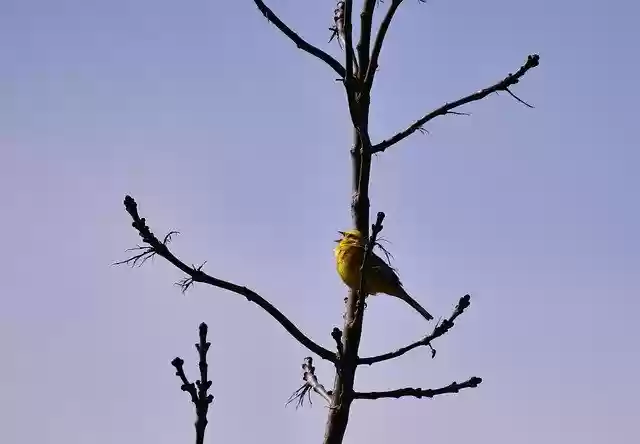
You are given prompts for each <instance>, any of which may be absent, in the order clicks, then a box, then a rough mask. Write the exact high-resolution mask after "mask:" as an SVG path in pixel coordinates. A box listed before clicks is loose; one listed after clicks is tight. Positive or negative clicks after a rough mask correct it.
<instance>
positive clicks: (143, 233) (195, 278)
mask: <svg viewBox="0 0 640 444" xmlns="http://www.w3.org/2000/svg"><path fill="white" fill-rule="evenodd" d="M124 206H125V208H126V210H127V212H128V213H129V215H131V218H132V219H133V223H132V224H131V225H132V226H133V227H134V228H135V229H136V230H137V231H138V233H139V234H140V237H141V238H142V241H143V242H144V243H146V244H147V245H149V247H146V248H147V252H148V254H150V255H158V256H161V257H163V258H165V259H166V260H167V261H169V262H170V263H171V264H173V265H174V266H175V267H177V268H179V269H180V270H182V271H183V272H184V273H186V274H187V275H188V276H189V277H188V278H186V280H183V281H181V286H182V287H183V288H184V287H185V286H186V287H187V288H188V287H189V286H190V285H192V284H193V283H194V282H202V283H205V284H209V285H212V286H214V287H218V288H222V289H223V290H228V291H231V292H233V293H236V294H239V295H241V296H244V297H245V298H246V299H247V300H248V301H249V302H253V303H254V304H256V305H258V306H259V307H260V308H262V309H263V310H264V311H266V312H267V313H269V314H270V315H271V317H273V318H274V319H275V320H276V321H278V322H279V323H280V325H282V326H283V327H284V329H285V330H287V332H289V334H290V335H291V336H293V337H294V338H295V339H296V340H297V341H298V342H300V343H301V344H302V345H304V346H305V347H306V348H307V349H309V350H310V351H311V352H313V353H315V354H316V355H318V356H319V357H321V358H322V359H326V360H327V361H330V362H333V363H335V362H336V356H335V353H333V352H331V351H330V350H327V349H326V348H324V347H322V346H321V345H319V344H317V343H315V342H314V341H313V340H311V339H310V338H309V337H307V336H306V335H305V334H304V333H302V331H300V329H299V328H298V327H296V325H295V324H294V323H293V322H291V321H290V320H289V318H287V317H286V316H285V315H284V314H282V312H280V311H279V310H278V309H277V308H275V307H274V306H273V305H272V304H271V303H270V302H269V301H267V300H266V299H264V298H263V297H262V296H260V295H259V294H257V293H256V292H254V291H253V290H250V289H248V288H247V287H242V286H240V285H237V284H234V283H232V282H228V281H224V280H222V279H218V278H215V277H213V276H210V275H209V274H207V273H205V272H204V271H202V267H201V266H198V267H196V266H191V267H190V266H188V265H187V264H185V263H184V262H183V261H181V260H180V259H178V258H177V257H176V256H174V254H173V253H172V252H171V251H170V250H169V248H168V247H167V244H166V243H162V242H160V241H159V240H158V238H157V237H156V236H155V235H154V234H153V233H152V232H151V230H150V229H149V227H148V226H147V224H146V219H145V218H144V217H140V215H139V214H138V205H137V204H136V201H135V200H134V199H133V198H132V197H131V196H126V197H125V198H124ZM133 261H134V258H130V259H128V260H125V261H121V262H120V263H125V264H128V263H132V262H133Z"/></svg>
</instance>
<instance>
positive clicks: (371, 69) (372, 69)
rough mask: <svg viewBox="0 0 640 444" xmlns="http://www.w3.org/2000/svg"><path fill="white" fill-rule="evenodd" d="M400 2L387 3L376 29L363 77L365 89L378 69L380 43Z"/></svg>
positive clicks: (369, 85) (371, 83)
mask: <svg viewBox="0 0 640 444" xmlns="http://www.w3.org/2000/svg"><path fill="white" fill-rule="evenodd" d="M401 3H402V0H391V5H389V9H388V10H387V13H386V14H385V16H384V18H383V19H382V23H380V29H378V34H377V35H376V40H375V43H374V44H373V51H372V52H371V61H370V62H369V66H368V68H367V75H366V77H365V82H364V83H365V87H366V89H367V91H371V86H372V85H373V78H374V77H375V75H376V71H377V70H378V59H379V58H380V52H381V51H382V44H383V43H384V39H385V37H386V35H387V31H388V30H389V25H390V24H391V20H393V16H394V15H395V13H396V11H397V10H398V6H400V4H401Z"/></svg>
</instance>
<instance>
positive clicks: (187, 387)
mask: <svg viewBox="0 0 640 444" xmlns="http://www.w3.org/2000/svg"><path fill="white" fill-rule="evenodd" d="M199 333H200V334H199V336H200V342H199V343H197V344H196V349H197V350H198V355H199V357H200V359H199V362H198V367H199V368H200V379H199V380H197V381H196V383H195V384H194V383H193V382H189V380H188V379H187V376H186V375H185V373H184V367H183V366H184V361H183V360H182V359H181V358H175V359H174V360H173V361H171V365H173V366H174V367H175V368H176V375H177V376H178V377H179V378H180V381H182V386H181V387H180V388H181V389H182V391H184V392H187V393H189V395H190V396H191V402H192V403H193V405H194V406H195V408H196V422H195V427H196V444H202V443H204V432H205V429H206V428H207V423H208V420H207V413H208V412H209V405H210V404H211V403H212V402H213V395H210V394H208V391H209V388H211V381H210V380H209V378H208V376H207V368H208V364H207V351H209V347H210V346H211V343H210V342H207V324H205V323H204V322H203V323H202V324H200V328H199ZM196 386H197V387H198V389H197V390H196Z"/></svg>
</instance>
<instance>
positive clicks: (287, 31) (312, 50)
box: [253, 0, 345, 79]
mask: <svg viewBox="0 0 640 444" xmlns="http://www.w3.org/2000/svg"><path fill="white" fill-rule="evenodd" d="M253 2H254V3H255V4H256V6H257V7H258V9H259V10H260V12H262V14H263V15H264V16H265V17H266V18H267V20H269V21H270V22H271V23H273V24H274V25H275V26H276V28H278V29H279V30H280V31H282V33H283V34H284V35H286V36H287V37H289V39H291V40H292V41H293V43H295V44H296V46H297V47H298V48H300V49H301V50H303V51H305V52H308V53H309V54H311V55H313V56H315V57H317V58H319V59H320V60H322V61H323V62H325V63H326V64H327V65H329V66H330V67H331V68H333V70H334V71H335V72H337V73H338V75H339V76H340V78H341V79H342V78H344V77H345V69H344V67H343V66H342V65H341V64H340V62H338V61H337V60H336V59H334V58H333V57H331V56H330V55H329V54H327V53H326V52H324V51H323V50H321V49H320V48H318V47H316V46H313V45H312V44H311V43H309V42H307V41H306V40H305V39H303V38H302V37H300V36H299V35H298V34H296V32H295V31H293V30H292V29H291V28H289V27H288V26H287V25H285V24H284V22H283V21H282V20H280V18H278V16H277V15H276V14H275V13H274V12H273V11H272V10H271V9H269V8H268V7H267V5H265V3H264V2H263V1H262V0H253Z"/></svg>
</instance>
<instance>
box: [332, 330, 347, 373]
mask: <svg viewBox="0 0 640 444" xmlns="http://www.w3.org/2000/svg"><path fill="white" fill-rule="evenodd" d="M331 337H332V338H333V340H334V341H335V342H336V349H337V350H338V360H337V362H336V364H340V360H341V359H342V356H343V354H344V351H343V346H342V330H340V329H339V328H338V327H333V330H331Z"/></svg>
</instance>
